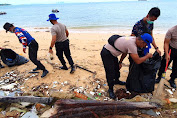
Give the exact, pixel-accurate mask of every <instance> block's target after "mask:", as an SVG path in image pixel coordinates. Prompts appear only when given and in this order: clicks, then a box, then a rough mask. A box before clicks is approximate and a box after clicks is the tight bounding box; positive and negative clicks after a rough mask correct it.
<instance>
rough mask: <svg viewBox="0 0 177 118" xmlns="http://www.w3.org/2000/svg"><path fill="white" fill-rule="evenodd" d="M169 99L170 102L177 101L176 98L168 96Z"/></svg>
mask: <svg viewBox="0 0 177 118" xmlns="http://www.w3.org/2000/svg"><path fill="white" fill-rule="evenodd" d="M169 100H170V102H173V103H177V99H176V98H170V99H169Z"/></svg>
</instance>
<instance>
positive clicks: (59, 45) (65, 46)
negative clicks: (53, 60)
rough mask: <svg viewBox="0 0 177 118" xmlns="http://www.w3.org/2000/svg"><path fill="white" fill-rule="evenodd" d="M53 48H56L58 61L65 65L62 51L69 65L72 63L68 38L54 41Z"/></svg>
mask: <svg viewBox="0 0 177 118" xmlns="http://www.w3.org/2000/svg"><path fill="white" fill-rule="evenodd" d="M55 48H56V55H57V56H58V58H59V60H60V62H61V64H62V65H65V64H66V62H65V60H64V57H63V53H64V54H65V56H66V58H67V60H68V62H69V64H70V65H71V67H72V66H73V65H74V62H73V59H72V57H71V52H70V48H69V40H68V39H67V40H66V41H64V42H56V43H55Z"/></svg>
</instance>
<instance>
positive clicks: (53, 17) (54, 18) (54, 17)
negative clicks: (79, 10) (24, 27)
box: [47, 14, 59, 21]
mask: <svg viewBox="0 0 177 118" xmlns="http://www.w3.org/2000/svg"><path fill="white" fill-rule="evenodd" d="M58 19H59V18H57V17H56V15H55V14H50V15H49V19H48V20H47V21H50V20H58Z"/></svg>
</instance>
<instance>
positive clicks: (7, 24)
mask: <svg viewBox="0 0 177 118" xmlns="http://www.w3.org/2000/svg"><path fill="white" fill-rule="evenodd" d="M12 26H13V23H8V22H6V23H5V24H4V26H3V28H4V29H5V30H6V33H7V32H8V31H9V29H10V27H12Z"/></svg>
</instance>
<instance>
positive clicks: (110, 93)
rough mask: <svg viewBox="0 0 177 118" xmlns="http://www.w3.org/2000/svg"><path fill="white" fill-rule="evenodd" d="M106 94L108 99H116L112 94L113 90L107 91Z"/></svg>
mask: <svg viewBox="0 0 177 118" xmlns="http://www.w3.org/2000/svg"><path fill="white" fill-rule="evenodd" d="M108 93H109V98H111V99H116V96H115V94H114V92H113V90H110V89H109V90H108Z"/></svg>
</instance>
